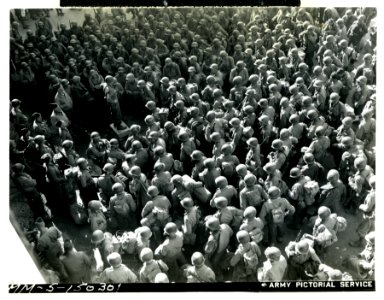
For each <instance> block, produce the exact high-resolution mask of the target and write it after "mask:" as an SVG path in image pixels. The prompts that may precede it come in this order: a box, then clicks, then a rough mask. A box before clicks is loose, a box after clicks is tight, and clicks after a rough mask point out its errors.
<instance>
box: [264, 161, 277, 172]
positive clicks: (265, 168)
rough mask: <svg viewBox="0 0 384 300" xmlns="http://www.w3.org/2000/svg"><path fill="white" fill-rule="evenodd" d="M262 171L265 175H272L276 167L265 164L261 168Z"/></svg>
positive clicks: (271, 164)
mask: <svg viewBox="0 0 384 300" xmlns="http://www.w3.org/2000/svg"><path fill="white" fill-rule="evenodd" d="M263 170H264V171H265V172H267V173H272V172H274V171H275V170H276V166H275V164H273V163H267V164H265V166H264V167H263Z"/></svg>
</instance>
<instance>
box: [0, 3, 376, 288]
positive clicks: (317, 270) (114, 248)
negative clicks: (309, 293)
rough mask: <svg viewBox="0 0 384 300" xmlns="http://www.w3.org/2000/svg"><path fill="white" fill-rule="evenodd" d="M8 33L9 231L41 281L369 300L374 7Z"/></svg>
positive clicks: (17, 11) (44, 16)
mask: <svg viewBox="0 0 384 300" xmlns="http://www.w3.org/2000/svg"><path fill="white" fill-rule="evenodd" d="M213 4H214V3H211V4H210V5H213ZM234 5H236V3H234ZM362 5H363V4H362ZM8 26H9V32H10V34H9V42H8V41H6V43H9V62H8V63H9V74H8V78H9V79H8V80H9V100H8V101H9V105H8V107H9V110H8V115H7V116H8V118H9V121H8V123H9V132H8V134H9V172H8V173H9V174H7V176H8V177H9V179H8V180H9V205H8V206H9V220H10V223H11V224H12V228H13V229H14V230H15V232H16V233H15V234H17V238H18V239H20V241H21V243H20V245H19V246H18V247H25V249H26V250H27V252H28V255H29V256H30V261H31V262H32V264H31V265H32V267H33V268H36V270H38V272H39V273H40V274H41V282H39V283H41V284H48V285H49V284H56V283H57V284H58V286H60V285H63V286H64V285H65V284H67V285H66V286H67V287H68V286H69V287H70V288H72V287H73V286H81V284H84V286H85V285H87V284H90V285H92V284H95V286H98V287H99V288H100V287H103V288H104V289H105V290H102V289H99V290H97V291H101V292H103V291H107V290H106V287H108V285H110V287H111V289H112V288H113V289H115V290H113V291H117V290H116V288H117V287H119V285H120V284H122V285H121V286H124V287H126V288H125V289H124V288H122V290H120V291H129V286H130V285H125V284H132V285H131V286H135V288H134V289H135V291H140V285H138V284H139V283H144V284H147V285H145V286H146V287H147V288H148V289H151V288H152V287H153V288H154V289H157V288H159V287H165V288H166V289H167V288H169V287H174V288H175V289H178V286H179V287H180V286H182V287H183V288H182V289H185V290H186V291H199V290H200V287H204V289H205V288H206V287H208V289H209V288H210V287H213V289H215V284H221V285H220V287H222V286H227V288H226V289H231V286H234V287H235V289H236V290H243V289H244V290H247V289H248V288H250V289H251V290H252V291H259V289H260V290H261V289H263V291H265V289H267V288H269V287H279V288H289V289H290V288H296V290H295V291H300V290H301V289H304V288H320V289H324V290H325V289H328V288H330V289H332V288H338V289H339V290H343V289H345V290H348V289H353V290H356V291H357V290H364V291H374V290H375V201H376V200H375V194H376V176H375V174H376V118H378V116H376V89H377V87H376V82H377V80H376V62H377V51H376V49H377V29H378V24H377V8H375V7H300V6H296V7H295V6H292V7H289V6H283V7H282V6H280V7H243V6H238V7H236V6H205V7H198V6H196V7H171V6H166V5H165V6H163V7H114V8H111V7H87V8H65V7H61V8H44V9H43V8H42V9H36V8H33V9H31V8H14V9H11V10H9V24H8ZM5 101H6V100H4V101H3V102H5ZM4 118H6V117H5V114H4ZM5 162H7V161H5ZM5 188H8V187H5ZM24 283H25V284H28V282H24ZM157 283H165V285H156V284H157ZM151 284H153V285H151ZM189 284H190V285H189ZM199 284H200V285H199ZM226 284H228V285H226ZM17 288H18V287H17V286H14V287H13V288H12V287H11V288H10V291H11V290H12V289H13V291H14V292H15V291H16V290H17ZM220 289H221V288H220ZM20 291H21V290H18V292H20ZM87 291H88V290H87ZM95 291H96V290H95ZM108 291H109V292H111V291H112V290H108ZM180 291H183V290H180ZM63 292H65V290H64V291H63Z"/></svg>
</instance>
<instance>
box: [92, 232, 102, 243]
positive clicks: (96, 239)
mask: <svg viewBox="0 0 384 300" xmlns="http://www.w3.org/2000/svg"><path fill="white" fill-rule="evenodd" d="M104 239H105V237H104V233H103V232H102V231H101V230H100V229H97V230H95V231H94V232H93V233H92V237H91V243H93V244H99V243H101V242H102V241H104Z"/></svg>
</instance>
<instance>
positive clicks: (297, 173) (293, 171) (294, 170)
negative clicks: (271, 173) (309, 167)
mask: <svg viewBox="0 0 384 300" xmlns="http://www.w3.org/2000/svg"><path fill="white" fill-rule="evenodd" d="M300 176H301V170H300V169H299V168H292V169H291V171H290V172H289V177H291V178H298V177H300Z"/></svg>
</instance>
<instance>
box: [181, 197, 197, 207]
mask: <svg viewBox="0 0 384 300" xmlns="http://www.w3.org/2000/svg"><path fill="white" fill-rule="evenodd" d="M180 204H181V206H182V207H183V208H192V207H193V204H194V203H193V200H192V199H191V198H189V197H186V198H184V199H183V200H181V201H180Z"/></svg>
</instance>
